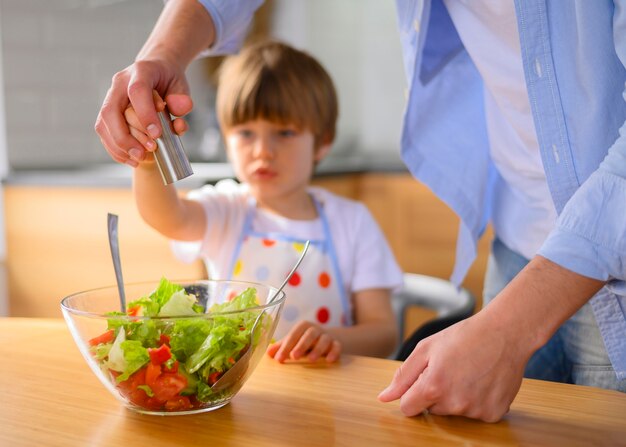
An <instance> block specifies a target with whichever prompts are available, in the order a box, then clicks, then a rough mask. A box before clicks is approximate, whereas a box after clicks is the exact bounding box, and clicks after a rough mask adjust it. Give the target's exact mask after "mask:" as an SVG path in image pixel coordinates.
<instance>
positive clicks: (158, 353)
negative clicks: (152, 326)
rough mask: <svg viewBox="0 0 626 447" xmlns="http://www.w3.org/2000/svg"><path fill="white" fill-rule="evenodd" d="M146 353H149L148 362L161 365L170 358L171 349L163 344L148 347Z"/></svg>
mask: <svg viewBox="0 0 626 447" xmlns="http://www.w3.org/2000/svg"><path fill="white" fill-rule="evenodd" d="M148 354H149V355H150V363H154V364H155V365H161V364H163V363H165V362H167V361H168V360H169V359H171V358H172V351H170V347H169V346H167V345H165V344H163V345H161V346H159V347H158V348H148Z"/></svg>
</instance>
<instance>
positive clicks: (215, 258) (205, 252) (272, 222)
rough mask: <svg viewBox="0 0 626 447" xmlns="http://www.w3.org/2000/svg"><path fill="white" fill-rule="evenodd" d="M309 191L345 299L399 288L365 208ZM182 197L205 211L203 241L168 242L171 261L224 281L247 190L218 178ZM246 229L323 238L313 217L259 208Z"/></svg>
mask: <svg viewBox="0 0 626 447" xmlns="http://www.w3.org/2000/svg"><path fill="white" fill-rule="evenodd" d="M309 193H310V194H311V195H312V196H313V197H314V198H315V199H316V200H317V201H318V202H319V203H320V204H321V206H322V207H323V209H324V212H325V215H326V219H327V220H328V225H329V227H330V233H331V237H332V240H333V244H334V247H335V253H336V254H337V262H338V264H339V270H340V273H341V277H342V279H343V281H344V287H345V289H346V291H347V292H348V296H350V294H351V293H353V292H358V291H360V290H366V289H373V288H386V289H395V288H398V287H400V286H402V284H403V276H402V271H401V270H400V267H399V266H398V264H397V262H396V260H395V258H394V256H393V253H392V252H391V249H390V247H389V245H388V244H387V241H386V239H385V237H384V235H383V233H382V231H381V230H380V228H379V226H378V224H377V223H376V221H375V220H374V218H373V217H372V215H371V214H370V212H369V210H368V209H367V208H366V207H365V205H363V204H362V203H359V202H356V201H354V200H350V199H346V198H343V197H339V196H337V195H335V194H332V193H331V192H329V191H326V190H324V189H322V188H316V187H311V188H309ZM188 197H189V198H190V199H193V200H197V201H198V202H200V203H201V204H202V205H203V207H204V210H205V212H206V216H207V222H208V224H207V228H206V231H205V233H204V239H203V240H202V241H198V242H181V241H173V242H172V249H173V250H174V253H175V255H176V257H177V258H179V259H181V260H182V261H185V262H192V261H194V260H196V259H198V258H202V259H203V260H204V262H205V264H206V267H207V271H208V274H209V278H213V279H226V278H228V277H229V276H230V273H231V272H229V271H228V269H229V268H230V267H231V265H232V257H233V253H234V250H235V248H236V246H237V243H238V241H239V239H240V237H241V233H242V231H243V225H244V222H245V218H246V213H247V211H248V209H249V205H248V197H249V195H248V187H247V185H245V184H239V183H237V182H235V181H234V180H222V181H220V182H218V183H217V184H216V185H215V186H211V185H207V186H204V187H202V188H200V189H197V190H194V191H191V192H190V193H189V195H188ZM252 229H253V230H255V231H259V232H278V233H281V234H282V235H285V236H291V237H296V238H301V239H322V238H323V237H324V228H323V224H322V220H321V219H320V218H319V217H318V218H316V219H313V220H292V219H287V218H284V217H281V216H278V215H276V214H274V213H270V212H267V211H264V210H260V209H257V210H256V212H255V213H254V218H253V220H252Z"/></svg>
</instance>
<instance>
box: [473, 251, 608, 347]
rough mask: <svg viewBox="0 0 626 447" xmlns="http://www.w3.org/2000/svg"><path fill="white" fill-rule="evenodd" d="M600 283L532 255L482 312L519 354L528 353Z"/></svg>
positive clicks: (581, 303)
mask: <svg viewBox="0 0 626 447" xmlns="http://www.w3.org/2000/svg"><path fill="white" fill-rule="evenodd" d="M603 285H604V282H602V281H598V280H596V279H592V278H588V277H585V276H582V275H578V274H576V273H574V272H572V271H570V270H567V269H565V268H563V267H561V266H559V265H558V264H555V263H554V262H552V261H550V260H548V259H546V258H544V257H542V256H535V257H534V258H533V259H532V260H531V262H530V263H529V264H528V265H527V266H526V267H525V268H524V269H523V270H522V271H521V272H520V273H519V274H518V275H517V276H516V277H515V278H514V279H513V281H511V283H510V284H509V285H508V286H507V287H506V288H505V289H504V290H503V291H502V292H501V293H500V294H499V295H498V296H497V297H496V298H495V299H494V300H493V301H492V302H491V303H490V304H489V305H488V306H487V307H486V308H485V309H484V310H483V311H482V312H484V314H485V315H484V317H485V318H488V319H490V320H491V322H492V325H491V327H492V328H494V329H495V330H496V331H498V332H499V333H501V334H503V337H505V339H508V341H509V342H510V343H511V346H518V347H519V348H520V350H522V351H523V352H520V355H523V356H525V357H530V355H531V354H532V353H533V352H534V351H535V350H537V349H538V348H540V347H541V346H543V344H545V343H546V342H547V341H548V339H549V338H550V337H551V336H552V335H553V334H554V332H555V331H556V330H557V329H558V328H559V326H561V324H563V322H565V320H567V319H568V318H569V317H571V316H572V315H573V314H574V313H575V312H576V311H577V310H578V309H580V308H581V307H582V306H583V305H584V304H585V303H586V302H587V301H588V300H589V299H590V298H591V297H592V296H593V295H594V294H595V293H596V292H597V291H598V290H600V289H601V288H602V286H603Z"/></svg>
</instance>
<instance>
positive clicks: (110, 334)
mask: <svg viewBox="0 0 626 447" xmlns="http://www.w3.org/2000/svg"><path fill="white" fill-rule="evenodd" d="M113 340H115V331H114V330H113V329H109V330H108V331H106V332H105V333H103V334H100V335H98V336H97V337H94V338H92V339H91V340H89V346H98V345H99V344H101V343H110V342H112V341H113Z"/></svg>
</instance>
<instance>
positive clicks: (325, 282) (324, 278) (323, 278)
mask: <svg viewBox="0 0 626 447" xmlns="http://www.w3.org/2000/svg"><path fill="white" fill-rule="evenodd" d="M317 282H318V283H319V285H320V286H321V287H322V288H323V289H325V288H327V287H328V286H329V285H330V275H329V274H328V273H326V272H322V273H320V276H319V277H318V278H317Z"/></svg>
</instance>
